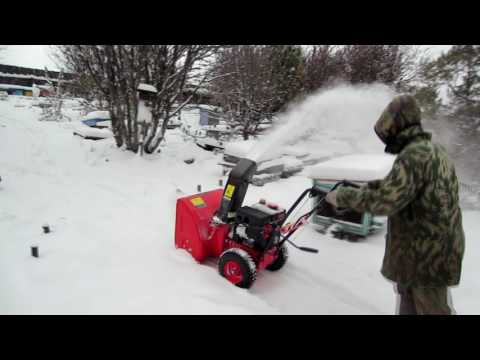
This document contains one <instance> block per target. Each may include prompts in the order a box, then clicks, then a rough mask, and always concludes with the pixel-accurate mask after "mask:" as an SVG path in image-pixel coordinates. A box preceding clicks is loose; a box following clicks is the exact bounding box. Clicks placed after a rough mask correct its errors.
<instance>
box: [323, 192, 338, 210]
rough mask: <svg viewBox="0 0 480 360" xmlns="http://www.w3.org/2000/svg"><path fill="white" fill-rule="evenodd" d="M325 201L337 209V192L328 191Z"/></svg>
mask: <svg viewBox="0 0 480 360" xmlns="http://www.w3.org/2000/svg"><path fill="white" fill-rule="evenodd" d="M325 201H326V202H328V203H329V204H331V205H333V206H334V207H337V190H333V191H330V192H329V193H328V194H327V196H325Z"/></svg>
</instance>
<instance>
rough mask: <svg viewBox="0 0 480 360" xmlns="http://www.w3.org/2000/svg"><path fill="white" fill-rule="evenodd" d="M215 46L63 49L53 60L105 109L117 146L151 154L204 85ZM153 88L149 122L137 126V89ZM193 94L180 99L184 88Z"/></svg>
mask: <svg viewBox="0 0 480 360" xmlns="http://www.w3.org/2000/svg"><path fill="white" fill-rule="evenodd" d="M218 48H219V46H216V45H62V46H59V47H58V51H59V54H58V57H59V58H61V59H63V63H64V64H65V66H66V67H67V68H68V69H69V70H70V71H71V72H74V73H76V74H84V76H86V77H87V78H88V79H90V82H91V83H92V84H94V88H95V89H96V90H98V92H99V94H101V95H102V96H101V97H102V98H103V99H105V101H106V102H107V104H108V109H109V111H110V116H111V119H112V128H113V132H114V136H115V140H116V143H117V146H119V147H120V146H123V145H125V146H126V148H127V149H128V150H131V151H134V152H137V151H138V150H139V146H142V147H143V149H144V151H145V152H146V153H153V152H154V151H155V150H156V149H157V148H158V146H159V145H160V143H161V141H162V140H163V138H164V136H165V131H166V129H167V125H168V122H169V120H170V119H171V118H172V117H173V116H175V115H176V114H177V112H179V111H180V110H181V109H182V108H183V107H184V106H185V105H186V104H188V103H189V102H190V100H191V99H192V97H193V96H194V95H195V93H196V92H197V91H198V89H199V88H200V87H201V86H202V85H203V84H204V83H205V82H206V81H208V79H209V76H210V72H209V71H207V70H205V68H206V65H207V63H208V60H209V58H211V56H212V55H214V54H215V52H216V51H217V50H218ZM140 83H148V84H151V85H153V86H155V87H156V89H157V91H158V92H157V95H156V96H155V97H154V98H153V99H152V101H151V104H150V105H151V108H152V121H151V122H150V123H148V124H140V123H139V122H138V121H137V111H138V98H137V92H136V90H137V87H138V85H139V84H140ZM187 84H188V85H190V86H192V88H193V91H192V93H191V94H190V96H189V97H187V98H186V99H184V98H182V95H183V90H184V88H185V86H186V85H187Z"/></svg>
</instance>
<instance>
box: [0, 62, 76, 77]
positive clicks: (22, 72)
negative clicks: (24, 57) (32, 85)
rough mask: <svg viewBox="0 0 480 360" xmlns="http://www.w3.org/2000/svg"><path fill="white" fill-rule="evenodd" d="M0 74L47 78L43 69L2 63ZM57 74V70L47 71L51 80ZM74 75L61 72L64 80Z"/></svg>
mask: <svg viewBox="0 0 480 360" xmlns="http://www.w3.org/2000/svg"><path fill="white" fill-rule="evenodd" d="M0 76H3V77H15V78H28V79H32V78H33V79H37V80H47V79H46V77H45V70H41V69H33V68H27V67H23V66H13V65H3V64H0ZM59 76H60V72H58V71H48V77H49V78H50V79H52V80H56V79H58V77H59ZM74 76H75V75H74V74H70V73H63V78H64V79H65V80H71V79H73V77H74Z"/></svg>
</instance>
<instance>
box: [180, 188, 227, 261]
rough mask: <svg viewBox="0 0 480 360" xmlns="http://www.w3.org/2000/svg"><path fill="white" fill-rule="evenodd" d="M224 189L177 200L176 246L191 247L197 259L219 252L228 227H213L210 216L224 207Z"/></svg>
mask: <svg viewBox="0 0 480 360" xmlns="http://www.w3.org/2000/svg"><path fill="white" fill-rule="evenodd" d="M222 194H223V189H218V190H214V191H209V192H206V193H200V194H195V195H191V196H187V197H184V198H180V199H178V200H177V213H176V221H175V246H176V247H177V248H181V249H185V250H187V251H188V252H189V253H190V254H191V255H192V256H193V258H194V259H195V260H197V261H198V262H202V261H204V260H205V258H206V257H207V256H219V254H220V253H219V252H221V251H222V250H223V241H224V239H225V236H226V233H227V232H228V228H226V227H225V226H221V227H219V228H216V231H214V230H215V228H212V227H211V226H210V220H211V219H212V217H213V215H214V213H215V212H216V211H217V210H218V208H219V207H220V201H221V198H222Z"/></svg>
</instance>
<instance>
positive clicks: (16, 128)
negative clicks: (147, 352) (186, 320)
mask: <svg viewBox="0 0 480 360" xmlns="http://www.w3.org/2000/svg"><path fill="white" fill-rule="evenodd" d="M0 125H3V126H1V127H0V176H1V177H2V179H3V181H2V182H1V183H0V314H100V313H101V314H104V313H106V314H134V313H135V314H171V313H175V314H177V313H180V314H208V313H213V314H232V313H233V314H278V313H280V314H391V313H393V312H394V311H395V297H394V293H393V285H392V284H390V283H389V282H388V281H386V280H385V279H383V278H382V276H381V275H380V273H379V268H380V265H381V261H382V256H383V250H384V240H383V237H384V234H383V233H381V234H378V235H376V236H374V237H372V238H369V239H368V240H366V241H363V242H359V243H350V242H347V241H341V240H337V239H334V238H332V237H330V236H328V235H321V234H319V233H317V232H316V231H315V230H314V229H313V228H312V227H310V226H308V227H306V228H304V229H303V230H302V232H301V233H300V234H299V236H297V242H298V243H300V244H303V245H305V246H313V247H316V248H318V249H319V250H320V252H319V254H317V255H315V254H308V253H302V252H299V251H297V250H295V249H293V248H290V259H289V263H288V264H287V266H286V267H285V268H284V269H282V270H281V271H280V272H278V273H275V274H274V273H269V272H262V273H260V274H259V277H258V280H257V282H256V283H255V285H254V287H253V288H252V289H251V290H249V291H246V290H242V289H238V288H236V287H234V286H232V285H230V284H229V283H228V282H226V281H225V280H224V279H223V278H221V277H220V276H219V275H218V274H217V271H216V267H215V262H214V261H209V262H207V263H206V264H204V265H197V264H196V263H195V262H194V261H193V259H192V258H191V257H190V255H189V254H188V253H186V252H185V251H181V250H176V249H175V247H174V244H173V230H174V229H173V227H174V218H175V200H176V197H177V196H178V194H177V192H176V189H177V187H180V188H181V189H182V190H183V191H184V192H185V193H194V192H196V185H197V184H202V186H203V189H204V190H208V189H213V188H215V187H216V185H217V182H218V179H220V178H221V171H220V168H219V167H218V166H217V165H216V163H217V160H218V159H217V158H216V157H215V156H214V155H213V154H211V153H208V152H204V151H202V150H200V149H198V148H196V147H195V146H194V145H192V144H189V143H187V144H186V143H183V142H182V141H180V140H179V138H177V137H175V136H173V135H172V136H171V137H170V138H169V139H167V141H168V146H167V147H165V149H164V151H163V152H162V153H161V154H156V155H155V156H153V157H151V158H149V159H146V158H139V157H137V156H135V155H133V154H129V153H126V152H122V151H119V150H117V149H116V148H115V147H114V145H113V143H112V141H113V140H111V139H110V140H106V141H100V142H89V141H83V140H81V139H80V138H78V137H75V136H73V135H72V132H71V130H70V125H69V124H56V123H41V122H38V121H36V120H35V112H34V111H33V110H32V109H28V108H14V107H13V104H12V103H9V102H0ZM191 153H194V154H195V155H196V158H197V160H196V161H195V163H194V164H193V165H186V164H184V163H183V162H182V161H181V160H182V158H183V157H188V155H189V154H191ZM107 159H108V161H106V160H107ZM309 185H310V182H309V180H308V179H307V178H306V177H304V176H301V175H300V176H296V177H292V178H290V179H283V180H280V181H279V182H277V183H271V184H267V185H266V186H264V187H260V188H258V187H250V189H249V192H248V194H247V199H246V203H249V202H253V201H256V200H258V199H259V198H261V197H265V198H267V199H269V200H272V201H275V202H277V203H279V204H280V205H282V206H289V205H290V204H291V203H292V202H293V201H294V200H295V199H296V197H297V196H298V195H299V194H300V193H301V192H302V191H303V190H304V189H305V188H306V187H308V186H309ZM479 220H480V214H479V213H478V212H466V213H465V227H466V229H467V256H466V259H465V267H464V277H463V282H462V285H461V286H460V287H458V288H456V289H453V291H452V292H453V297H454V303H455V307H456V309H457V311H458V313H461V314H462V313H463V314H465V313H467V314H472V313H477V314H478V313H480V311H479V310H480V309H479V306H478V304H479V303H480V301H478V300H479V299H480V280H479V279H478V276H477V274H478V270H479V269H480V265H478V263H477V261H476V259H478V258H479V255H480V246H479V245H478V243H476V236H478V234H479V233H480V221H479ZM44 223H48V224H49V225H50V226H51V227H52V231H53V232H52V233H51V234H48V235H45V234H42V232H41V226H42V225H43V224H44ZM35 244H37V245H39V246H40V258H39V259H34V258H32V257H30V255H29V247H30V246H31V245H35Z"/></svg>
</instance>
